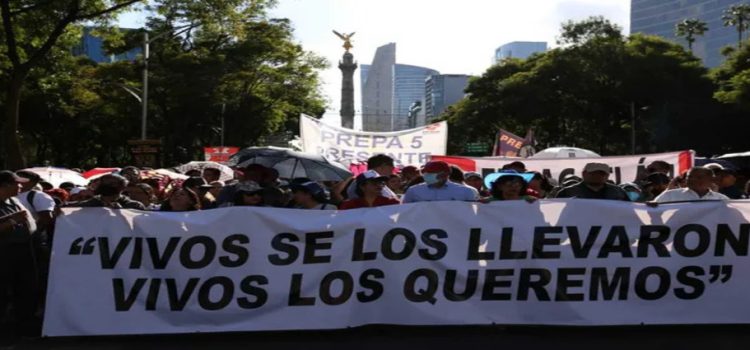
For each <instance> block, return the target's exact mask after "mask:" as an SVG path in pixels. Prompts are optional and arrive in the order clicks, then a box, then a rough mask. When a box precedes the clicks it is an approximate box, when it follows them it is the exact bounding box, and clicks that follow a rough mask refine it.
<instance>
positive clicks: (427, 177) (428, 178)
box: [422, 173, 440, 185]
mask: <svg viewBox="0 0 750 350" xmlns="http://www.w3.org/2000/svg"><path fill="white" fill-rule="evenodd" d="M422 177H423V178H424V182H425V183H426V184H428V185H434V184H436V183H438V182H440V179H438V174H433V173H426V174H423V175H422Z"/></svg>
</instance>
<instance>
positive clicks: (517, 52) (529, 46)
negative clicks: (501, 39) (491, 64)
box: [495, 41, 547, 62]
mask: <svg viewBox="0 0 750 350" xmlns="http://www.w3.org/2000/svg"><path fill="white" fill-rule="evenodd" d="M545 51H547V43H546V42H535V41H514V42H510V43H507V44H505V45H502V46H500V47H498V48H497V49H496V50H495V62H500V61H502V60H504V59H507V58H520V59H527V58H529V56H531V55H533V54H535V53H537V52H545Z"/></svg>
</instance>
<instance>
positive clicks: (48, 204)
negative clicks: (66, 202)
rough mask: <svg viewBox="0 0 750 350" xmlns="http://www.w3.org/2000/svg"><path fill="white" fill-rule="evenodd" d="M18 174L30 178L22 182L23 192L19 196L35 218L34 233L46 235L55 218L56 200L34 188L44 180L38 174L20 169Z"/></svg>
mask: <svg viewBox="0 0 750 350" xmlns="http://www.w3.org/2000/svg"><path fill="white" fill-rule="evenodd" d="M16 175H18V176H20V177H22V178H24V179H26V180H28V181H26V182H25V183H23V184H21V193H19V194H18V197H17V198H18V200H19V201H20V202H21V204H23V206H24V207H25V208H26V209H28V211H29V212H30V213H31V215H32V217H33V218H34V221H35V223H36V232H32V233H39V234H42V235H45V234H46V230H47V229H48V228H49V227H50V226H51V225H52V221H53V220H54V214H55V200H54V199H53V198H52V197H51V196H50V195H48V194H46V193H44V192H42V191H37V190H35V189H34V188H35V187H36V186H37V185H38V184H39V183H40V182H41V181H42V178H41V177H40V176H39V175H38V174H36V173H32V172H30V171H19V172H17V173H16Z"/></svg>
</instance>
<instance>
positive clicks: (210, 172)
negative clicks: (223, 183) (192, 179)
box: [203, 168, 221, 184]
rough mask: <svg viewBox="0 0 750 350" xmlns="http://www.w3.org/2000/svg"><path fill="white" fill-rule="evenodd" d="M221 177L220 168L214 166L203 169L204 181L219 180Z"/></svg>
mask: <svg viewBox="0 0 750 350" xmlns="http://www.w3.org/2000/svg"><path fill="white" fill-rule="evenodd" d="M220 178H221V170H219V169H216V168H205V169H203V179H204V180H206V183H209V184H210V183H212V182H214V181H219V179H220Z"/></svg>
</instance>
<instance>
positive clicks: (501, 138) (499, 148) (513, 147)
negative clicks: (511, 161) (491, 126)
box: [492, 129, 524, 157]
mask: <svg viewBox="0 0 750 350" xmlns="http://www.w3.org/2000/svg"><path fill="white" fill-rule="evenodd" d="M523 145H524V138H523V137H520V136H518V135H516V134H513V133H511V132H509V131H506V130H504V129H500V131H499V132H498V133H497V136H496V137H495V147H494V149H493V150H492V155H493V156H500V157H518V152H519V151H520V150H521V147H523Z"/></svg>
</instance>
